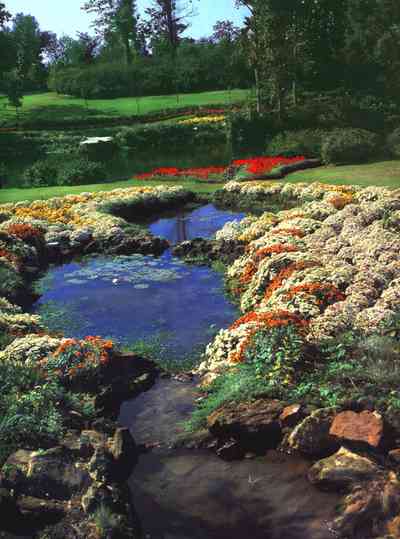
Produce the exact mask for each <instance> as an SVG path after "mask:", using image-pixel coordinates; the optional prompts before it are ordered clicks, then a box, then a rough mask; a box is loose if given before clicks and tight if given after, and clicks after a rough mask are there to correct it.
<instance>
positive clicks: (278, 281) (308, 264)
mask: <svg viewBox="0 0 400 539" xmlns="http://www.w3.org/2000/svg"><path fill="white" fill-rule="evenodd" d="M317 265H318V263H317V262H314V261H313V260H306V261H301V262H293V263H292V264H290V265H289V266H288V267H286V268H284V269H282V270H281V271H280V272H279V273H278V275H277V276H276V277H275V278H274V279H273V280H272V281H271V282H270V284H269V286H268V288H267V289H266V291H265V294H264V299H265V301H268V300H269V299H271V296H272V295H273V293H274V292H275V291H276V290H279V288H281V286H282V284H283V283H284V282H285V281H286V280H287V279H289V277H291V276H292V275H293V273H295V272H296V271H300V270H304V269H306V268H312V267H315V266H317Z"/></svg>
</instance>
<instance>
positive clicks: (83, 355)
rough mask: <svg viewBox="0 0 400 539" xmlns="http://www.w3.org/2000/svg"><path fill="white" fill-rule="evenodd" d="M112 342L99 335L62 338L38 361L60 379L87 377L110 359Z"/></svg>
mask: <svg viewBox="0 0 400 539" xmlns="http://www.w3.org/2000/svg"><path fill="white" fill-rule="evenodd" d="M113 347H114V344H113V342H112V341H109V340H104V339H102V338H101V337H93V336H89V337H85V338H84V339H82V340H77V339H63V340H62V341H61V344H60V345H59V346H58V348H57V349H56V350H55V351H54V352H53V353H51V354H50V355H49V356H47V357H46V358H45V359H43V360H42V361H40V366H41V367H42V369H43V370H44V371H45V372H47V373H48V375H50V377H52V376H56V377H57V378H59V379H61V380H74V379H87V378H89V377H90V376H91V375H94V374H95V373H96V372H97V371H98V369H99V368H100V367H101V366H104V365H107V364H108V362H109V361H110V358H111V354H112V351H113Z"/></svg>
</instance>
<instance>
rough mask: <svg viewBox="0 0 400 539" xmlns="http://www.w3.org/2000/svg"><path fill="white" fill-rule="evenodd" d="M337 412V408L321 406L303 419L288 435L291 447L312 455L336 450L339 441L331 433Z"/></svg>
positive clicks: (325, 453)
mask: <svg viewBox="0 0 400 539" xmlns="http://www.w3.org/2000/svg"><path fill="white" fill-rule="evenodd" d="M335 412H336V409H335V408H321V409H319V410H316V411H315V412H313V413H312V414H311V415H309V416H308V417H306V418H305V419H303V421H302V422H301V423H299V424H298V425H297V427H295V429H294V430H293V431H292V432H291V433H290V435H289V437H288V446H289V449H291V450H295V451H299V452H300V453H302V454H304V455H307V456H310V457H317V456H320V455H327V454H330V453H333V452H334V451H336V449H337V448H338V443H337V441H336V439H335V438H334V437H333V436H331V435H330V434H329V430H330V427H331V424H332V421H333V418H334V415H335Z"/></svg>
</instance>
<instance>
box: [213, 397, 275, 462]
mask: <svg viewBox="0 0 400 539" xmlns="http://www.w3.org/2000/svg"><path fill="white" fill-rule="evenodd" d="M283 408H284V404H283V403H282V402H280V401H278V400H265V399H258V400H256V401H254V402H249V403H242V404H230V405H227V406H223V407H222V408H219V409H218V410H216V411H215V412H213V413H212V414H211V415H210V416H209V417H208V419H207V426H208V429H209V431H210V433H211V434H212V435H213V436H215V437H216V438H218V439H219V440H222V441H223V442H227V441H230V440H236V441H237V442H239V444H240V446H241V448H242V449H243V450H245V451H255V452H257V453H259V452H264V451H266V450H267V449H273V448H276V447H277V445H278V444H279V442H280V440H281V436H282V433H281V427H280V423H279V416H280V414H281V413H282V410H283Z"/></svg>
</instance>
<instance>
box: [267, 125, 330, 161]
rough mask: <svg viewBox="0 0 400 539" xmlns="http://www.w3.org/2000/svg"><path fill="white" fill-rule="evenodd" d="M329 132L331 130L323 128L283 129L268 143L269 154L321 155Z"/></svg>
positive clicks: (286, 155)
mask: <svg viewBox="0 0 400 539" xmlns="http://www.w3.org/2000/svg"><path fill="white" fill-rule="evenodd" d="M328 134H329V131H325V130H322V129H302V130H300V131H283V132H282V133H279V134H278V135H276V137H274V138H273V139H272V141H271V142H270V143H269V144H268V145H267V155H271V156H274V155H282V156H284V157H294V156H296V155H304V156H305V157H321V152H322V144H323V142H324V139H325V138H326V136H327V135H328Z"/></svg>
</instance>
